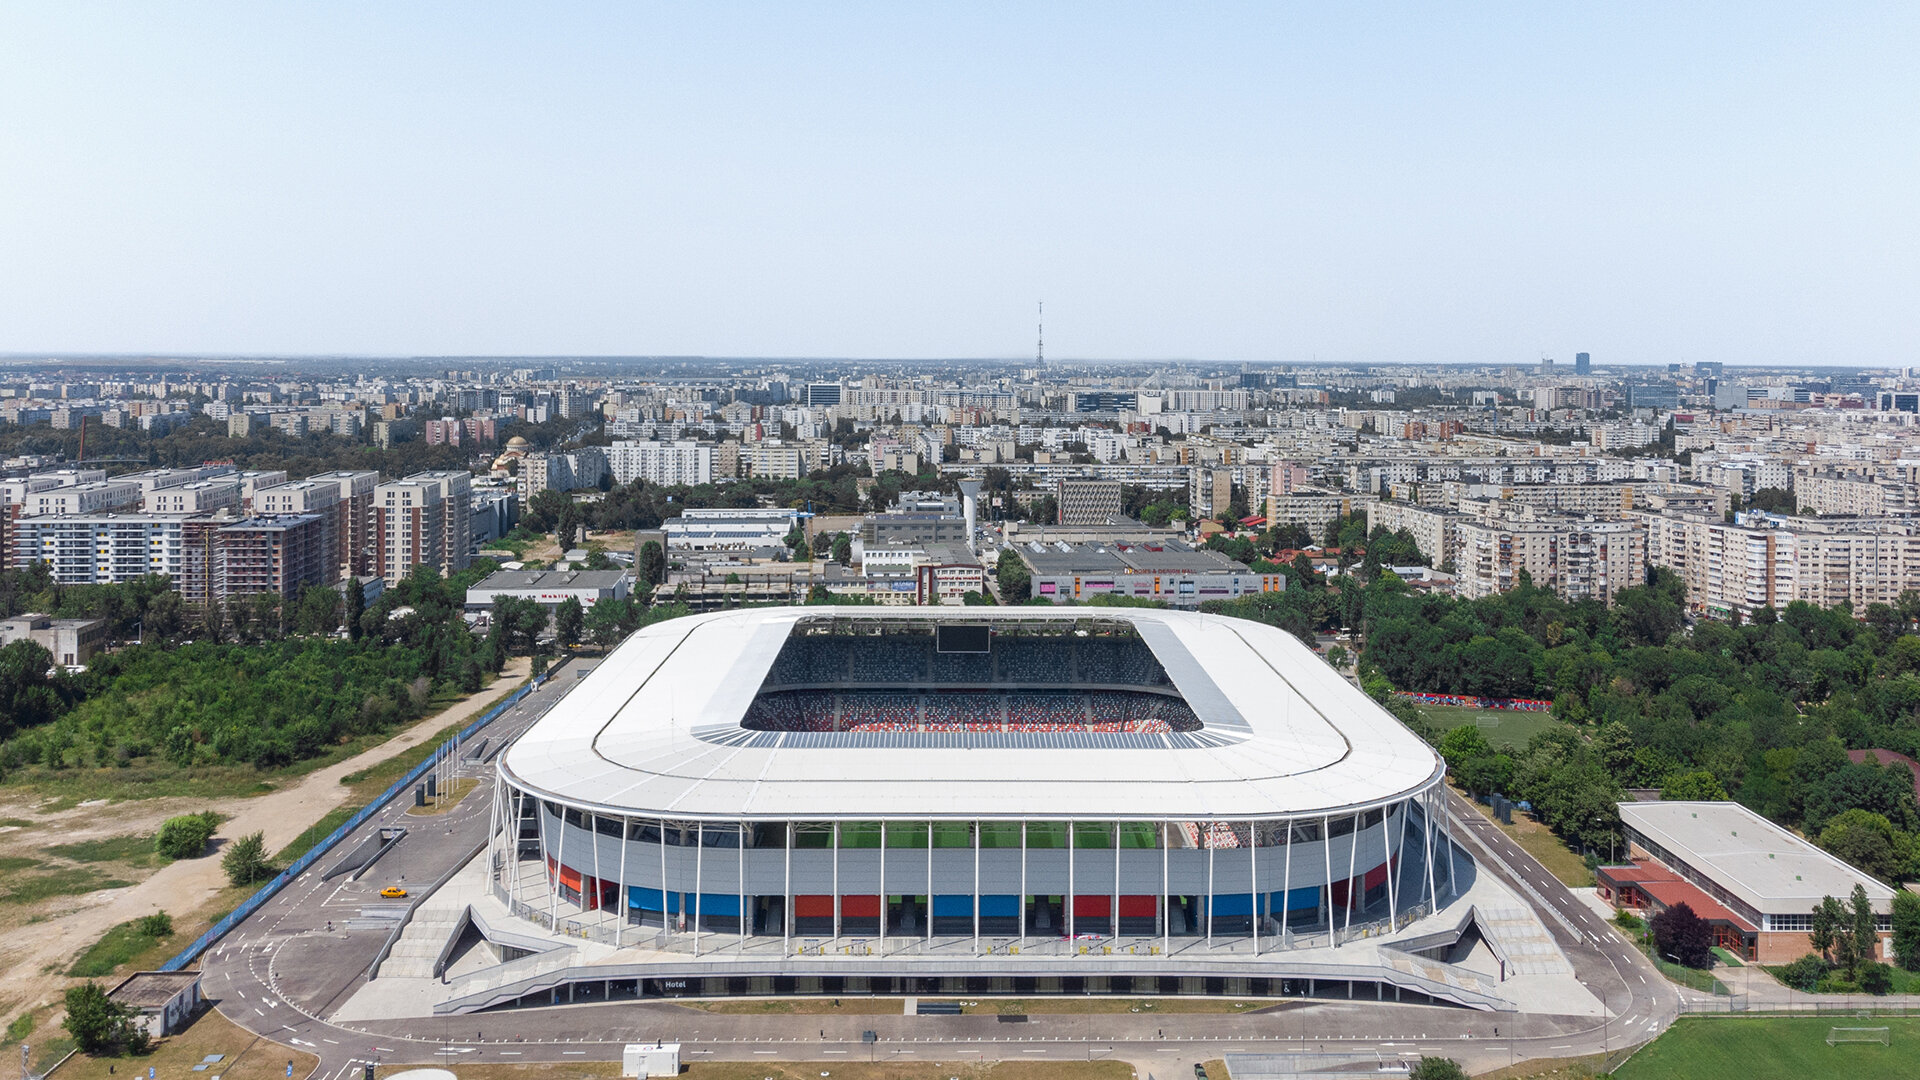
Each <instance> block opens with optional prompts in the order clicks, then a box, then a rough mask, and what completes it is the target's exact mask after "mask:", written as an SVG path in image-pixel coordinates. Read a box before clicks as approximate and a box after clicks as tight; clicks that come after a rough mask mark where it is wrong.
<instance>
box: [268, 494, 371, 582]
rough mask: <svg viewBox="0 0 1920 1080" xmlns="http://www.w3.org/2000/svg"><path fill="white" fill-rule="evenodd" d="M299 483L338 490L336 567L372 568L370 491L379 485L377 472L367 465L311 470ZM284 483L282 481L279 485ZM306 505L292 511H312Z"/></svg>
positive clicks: (348, 570)
mask: <svg viewBox="0 0 1920 1080" xmlns="http://www.w3.org/2000/svg"><path fill="white" fill-rule="evenodd" d="M303 483H308V484H328V485H332V486H333V487H334V489H335V490H336V491H337V492H338V493H339V501H338V503H337V504H336V505H337V506H338V507H339V518H338V521H339V526H338V528H337V530H336V532H335V539H336V540H337V541H338V542H339V544H340V568H341V571H342V573H343V574H355V575H358V576H360V577H366V576H368V575H371V574H373V573H375V570H374V562H375V557H374V550H373V549H374V539H375V537H374V531H373V527H374V520H373V493H374V491H375V489H377V488H378V487H379V486H380V474H379V473H376V472H373V471H372V470H370V469H343V470H340V471H337V472H324V473H315V474H314V475H312V476H309V477H307V478H306V480H305V481H303ZM283 486H284V485H283ZM317 509H318V508H317V506H315V505H308V506H306V507H304V508H302V509H298V510H294V511H293V512H294V513H313V512H316V511H317Z"/></svg>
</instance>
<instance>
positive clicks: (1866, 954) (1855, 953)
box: [1846, 885, 1880, 973]
mask: <svg viewBox="0 0 1920 1080" xmlns="http://www.w3.org/2000/svg"><path fill="white" fill-rule="evenodd" d="M1847 909H1848V910H1847V914H1848V919H1847V924H1848V925H1847V939H1848V940H1847V946H1848V948H1847V956H1846V965H1847V971H1848V972H1849V973H1857V972H1858V971H1859V970H1860V965H1861V964H1865V963H1869V962H1871V961H1872V960H1873V954H1874V949H1875V947H1876V946H1877V945H1879V943H1880V936H1879V933H1878V924H1877V920H1876V919H1875V918H1874V914H1873V903H1872V901H1870V900H1868V899H1867V888H1866V886H1864V885H1855V886H1854V887H1853V895H1852V896H1850V897H1848V898H1847Z"/></svg>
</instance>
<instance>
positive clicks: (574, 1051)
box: [560, 1050, 697, 1054]
mask: <svg viewBox="0 0 1920 1080" xmlns="http://www.w3.org/2000/svg"><path fill="white" fill-rule="evenodd" d="M560 1052H561V1053H563V1054H584V1053H586V1051H585V1050H562V1051H560ZM696 1052H697V1051H696Z"/></svg>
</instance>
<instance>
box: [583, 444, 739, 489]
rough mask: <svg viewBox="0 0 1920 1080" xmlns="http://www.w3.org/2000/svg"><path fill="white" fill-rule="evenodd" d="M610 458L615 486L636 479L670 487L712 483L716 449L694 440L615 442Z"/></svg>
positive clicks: (609, 452) (610, 451)
mask: <svg viewBox="0 0 1920 1080" xmlns="http://www.w3.org/2000/svg"><path fill="white" fill-rule="evenodd" d="M607 458H608V467H609V468H610V469H611V470H612V472H613V482H614V483H616V484H631V483H633V482H634V481H635V480H644V481H646V482H647V483H649V484H662V485H667V486H673V485H681V484H684V485H687V486H692V485H694V484H711V483H713V447H712V446H710V445H706V444H703V443H697V442H693V441H691V440H681V441H677V442H641V441H635V440H616V441H615V442H614V444H613V446H612V447H611V448H610V449H609V450H608V451H607Z"/></svg>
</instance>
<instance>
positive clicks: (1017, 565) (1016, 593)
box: [993, 548, 1033, 604]
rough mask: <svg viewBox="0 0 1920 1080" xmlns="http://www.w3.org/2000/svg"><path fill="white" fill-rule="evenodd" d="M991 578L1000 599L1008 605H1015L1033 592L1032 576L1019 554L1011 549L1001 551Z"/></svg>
mask: <svg viewBox="0 0 1920 1080" xmlns="http://www.w3.org/2000/svg"><path fill="white" fill-rule="evenodd" d="M993 576H994V581H995V583H996V584H998V585H999V586H1000V596H1001V598H1002V599H1004V600H1005V601H1007V602H1008V603H1009V604H1017V603H1019V602H1021V601H1022V600H1025V599H1026V598H1027V597H1028V596H1029V595H1031V594H1032V592H1033V575H1032V574H1031V573H1029V572H1028V570H1027V564H1026V563H1025V562H1024V561H1023V560H1022V559H1021V558H1020V553H1019V552H1017V551H1015V550H1013V549H1012V548H1003V549H1001V551H1000V559H999V561H998V562H996V563H994V564H993Z"/></svg>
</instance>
